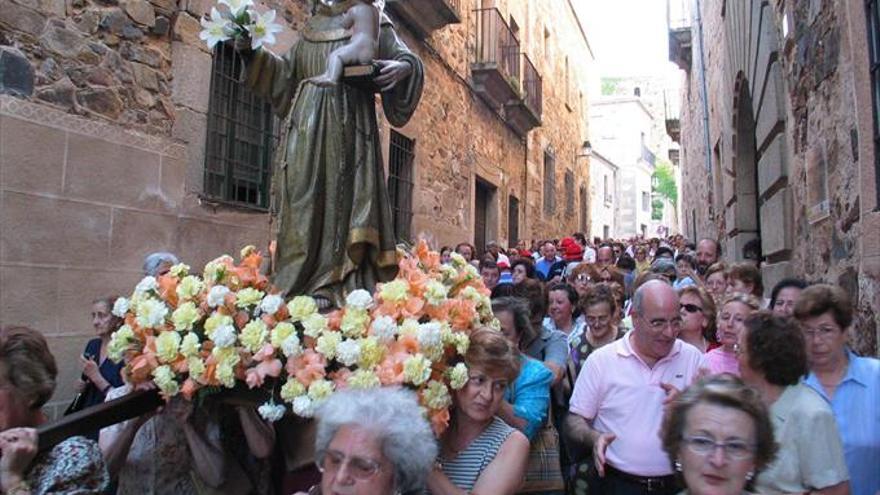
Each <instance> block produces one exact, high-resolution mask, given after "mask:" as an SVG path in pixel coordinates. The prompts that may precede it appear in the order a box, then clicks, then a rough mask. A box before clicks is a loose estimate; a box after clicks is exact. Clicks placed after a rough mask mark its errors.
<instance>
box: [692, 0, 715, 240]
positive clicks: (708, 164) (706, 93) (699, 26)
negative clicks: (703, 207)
mask: <svg viewBox="0 0 880 495" xmlns="http://www.w3.org/2000/svg"><path fill="white" fill-rule="evenodd" d="M694 3H695V4H696V7H697V8H696V10H695V12H696V19H695V20H696V21H697V30H698V31H699V38H700V86H701V87H702V92H701V94H700V96H701V99H702V100H703V135H704V136H705V139H706V173H707V174H708V175H709V178H710V184H709V186H710V187H714V179H712V138H711V136H710V135H709V89H708V88H707V86H706V63H705V62H706V57H705V54H704V51H703V17H702V15H701V13H700V0H695V2H694ZM696 231H697V226H696V225H694V233H696ZM698 237H699V236H698Z"/></svg>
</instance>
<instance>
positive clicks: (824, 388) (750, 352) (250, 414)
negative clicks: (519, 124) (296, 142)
mask: <svg viewBox="0 0 880 495" xmlns="http://www.w3.org/2000/svg"><path fill="white" fill-rule="evenodd" d="M440 253H441V259H442V261H443V262H447V263H448V262H450V261H451V258H452V257H458V256H460V257H462V258H464V259H465V260H466V261H468V262H470V263H472V264H474V266H475V267H476V268H477V269H478V271H479V274H480V276H481V277H482V279H483V281H484V283H485V285H486V287H487V288H488V289H490V290H491V298H492V309H493V312H494V314H495V316H496V318H497V319H498V322H499V324H500V329H501V331H500V332H499V331H497V330H494V329H490V328H481V329H478V330H476V331H474V332H473V333H472V334H471V336H470V345H469V347H468V350H467V353H466V355H465V358H464V361H465V364H466V365H467V368H468V380H467V382H466V383H465V385H464V386H463V387H462V388H461V389H459V390H455V391H453V392H452V395H453V405H452V407H451V410H450V426H449V428H448V429H447V430H446V431H445V432H444V433H443V434H442V435H441V436H440V438H435V437H434V435H433V433H432V430H431V428H430V426H429V424H428V422H427V421H426V420H425V418H424V416H423V414H422V412H421V410H420V408H419V406H418V403H417V400H416V397H415V395H414V394H413V393H412V392H410V391H407V390H403V389H374V390H369V391H357V392H355V391H343V392H339V393H336V394H334V395H333V396H332V398H331V399H329V400H328V401H326V402H325V404H324V405H323V406H322V407H321V408H320V409H319V411H318V414H317V418H318V420H317V428H316V429H314V428H312V429H311V430H310V429H309V428H307V427H302V425H299V426H297V427H296V428H294V429H295V430H296V431H297V434H296V435H294V436H291V435H290V433H289V431H288V432H285V431H284V430H283V426H282V425H283V423H284V422H283V421H282V422H281V423H276V424H275V425H274V426H273V425H272V424H270V423H266V422H265V421H263V420H262V419H261V418H260V417H259V415H258V414H257V413H256V411H255V410H254V408H253V407H248V406H236V407H229V406H225V405H224V406H221V405H219V404H213V403H211V402H210V401H206V403H205V404H202V405H200V406H199V407H193V405H192V404H191V403H188V402H185V401H173V402H172V403H170V404H169V405H168V406H166V407H165V408H163V410H162V411H161V412H159V413H151V414H148V415H145V416H142V417H140V418H135V419H132V420H129V421H127V422H124V423H120V424H117V425H114V426H112V427H109V428H105V429H103V430H101V431H100V432H83V434H84V437H88V438H91V439H93V440H97V441H98V442H97V444H96V443H95V442H93V441H91V440H88V439H86V438H83V437H74V438H70V439H68V440H66V441H65V442H62V443H61V444H59V445H56V446H55V447H54V448H52V449H51V450H47V451H43V452H39V453H38V452H37V448H36V445H37V440H36V436H35V435H36V434H35V430H34V429H33V428H34V427H35V426H37V425H39V424H41V423H42V422H44V421H45V417H44V416H43V415H42V413H41V412H40V409H41V406H42V405H43V404H44V403H45V402H46V400H48V398H49V397H50V396H51V394H52V391H53V389H54V387H55V377H56V375H57V365H56V363H55V361H54V358H53V357H52V355H51V354H50V353H49V351H48V348H47V346H46V342H45V340H44V339H43V337H42V336H41V335H40V333H39V332H36V331H34V330H31V329H27V328H23V327H10V328H4V329H3V330H2V331H0V493H6V494H17V495H23V494H30V493H40V494H43V493H121V494H127V493H156V494H160V493H174V494H177V493H184V494H186V493H200V494H201V493H236V494H238V493H241V494H248V493H254V494H268V493H285V494H286V493H292V492H297V493H305V492H306V491H308V493H309V494H321V493H323V494H355V495H358V494H369V495H377V494H378V495H382V494H395V493H400V494H422V493H425V492H427V493H431V494H435V495H447V494H448V495H452V494H456V495H457V494H463V493H473V494H480V495H491V494H499V495H504V494H515V493H544V494H563V493H565V494H588V493H591V494H592V493H595V494H624V495H628V494H674V493H679V492H681V491H682V490H687V492H688V493H691V494H698V495H704V494H705V495H709V494H712V495H717V494H741V493H747V492H756V493H816V494H845V493H853V494H857V495H878V494H880V400H878V397H880V361H878V360H877V359H873V358H869V357H861V356H858V355H856V354H855V353H854V352H853V351H852V350H851V349H850V348H849V346H848V345H847V342H848V332H849V331H850V329H851V327H852V324H853V321H854V318H855V316H856V315H855V314H854V311H855V310H854V307H853V304H852V302H851V300H850V298H849V296H848V294H847V293H846V292H845V291H844V290H843V289H842V288H840V287H837V286H835V285H831V284H825V283H813V284H809V283H807V282H806V281H804V280H800V279H784V280H782V281H780V282H779V283H777V284H775V286H773V287H772V288H769V289H770V290H769V291H767V295H769V298H767V299H765V297H764V296H765V287H764V283H763V279H762V277H761V270H760V260H759V259H758V257H756V256H744V258H746V260H745V261H741V262H729V261H727V260H725V258H724V256H723V253H722V250H721V246H720V244H719V243H718V242H716V241H714V240H711V239H702V240H700V241H699V242H697V243H696V244H694V243H690V242H689V241H688V240H687V239H685V238H684V237H682V236H672V237H669V238H666V239H650V240H643V239H630V240H628V241H625V242H618V241H611V240H609V241H604V242H603V241H600V240H593V241H592V242H590V241H589V240H587V239H586V238H585V237H584V236H583V235H580V234H575V235H573V236H571V237H565V238H563V239H560V240H545V241H540V242H536V243H534V244H533V245H531V246H526V244H525V243H523V242H521V243H520V244H519V245H518V246H517V247H516V248H513V249H504V248H503V247H502V246H500V245H499V244H498V243H494V242H492V243H489V244H488V245H487V246H486V247H485V249H484V250H482V252H481V251H479V250H478V249H476V248H475V247H474V246H472V245H470V244H468V243H461V244H459V245H457V246H454V247H443V248H441V250H440ZM174 263H176V260H175V259H173V255H170V254H169V253H157V254H155V255H153V256H152V257H150V258H148V259H147V262H146V263H145V266H144V269H145V273H150V274H158V273H161V272H162V270H167V269H168V268H169V267H170V266H171V265H172V264H174ZM112 304H113V301H112V298H102V299H97V300H96V301H95V302H94V304H93V307H92V319H93V324H94V327H95V332H96V338H95V339H93V340H92V341H90V342H89V343H88V344H87V345H86V350H85V353H84V357H83V358H82V360H81V362H80V365H81V367H82V377H81V381H80V382H79V384H78V389H79V391H80V396H79V397H78V399H77V401H74V404H72V405H71V407H72V408H74V409H79V408H83V407H88V406H89V405H91V404H95V403H98V402H101V401H103V400H105V399H106V400H109V399H112V398H114V397H119V396H121V395H124V394H125V393H127V392H128V391H129V388H128V386H127V385H126V384H125V383H124V382H123V380H122V377H121V376H120V369H119V367H118V365H114V364H113V363H112V362H110V361H108V360H107V359H106V346H107V341H108V337H109V335H110V333H111V332H112V331H113V330H114V329H115V328H117V327H118V325H119V324H120V322H119V321H117V319H115V317H114V316H113V315H112V314H110V308H112ZM303 432H306V433H303ZM308 432H310V433H308ZM291 438H293V439H294V440H291ZM304 443H308V445H305V444H304ZM304 452H307V454H304ZM292 457H293V458H297V459H298V461H297V462H293V463H291V461H290V459H291V458H292ZM302 459H308V460H309V461H313V462H314V467H309V466H305V467H303V466H304V463H303V462H301V461H302ZM291 466H294V467H295V468H296V469H295V470H292V469H291ZM291 471H295V472H293V473H291ZM309 487H311V488H309Z"/></svg>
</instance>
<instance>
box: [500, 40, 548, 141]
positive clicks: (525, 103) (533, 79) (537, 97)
mask: <svg viewBox="0 0 880 495" xmlns="http://www.w3.org/2000/svg"><path fill="white" fill-rule="evenodd" d="M522 71H523V78H522V89H521V92H520V95H519V97H518V98H514V99H513V100H510V101H508V102H507V104H506V105H504V117H505V119H506V120H507V122H508V123H509V124H510V125H511V126H512V127H513V128H514V129H515V130H516V132H517V134H519V135H520V136H523V137H525V135H526V134H527V133H528V132H529V131H531V130H532V129H534V128H535V127H538V126H540V125H541V112H542V111H543V107H544V101H543V94H542V91H543V86H542V85H543V82H542V80H541V75H540V74H538V69H536V68H535V64H533V63H532V61H531V59H529V57H528V55H526V54H525V53H523V54H522Z"/></svg>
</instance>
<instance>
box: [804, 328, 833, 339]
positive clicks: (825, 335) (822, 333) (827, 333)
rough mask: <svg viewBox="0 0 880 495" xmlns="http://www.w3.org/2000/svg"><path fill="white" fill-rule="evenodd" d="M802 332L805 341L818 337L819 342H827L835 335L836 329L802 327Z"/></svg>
mask: <svg viewBox="0 0 880 495" xmlns="http://www.w3.org/2000/svg"><path fill="white" fill-rule="evenodd" d="M802 331H803V332H804V338H805V339H808V340H809V339H812V338H813V337H819V339H821V340H828V339H829V338H831V336H832V335H834V334H836V333H837V329H836V328H833V327H819V328H807V327H804V328H803V329H802Z"/></svg>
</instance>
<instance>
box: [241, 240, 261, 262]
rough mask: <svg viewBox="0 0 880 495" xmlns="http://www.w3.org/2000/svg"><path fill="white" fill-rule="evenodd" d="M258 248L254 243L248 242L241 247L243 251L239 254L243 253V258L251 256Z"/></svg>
mask: <svg viewBox="0 0 880 495" xmlns="http://www.w3.org/2000/svg"><path fill="white" fill-rule="evenodd" d="M256 250H257V247H256V246H254V245H252V244H248V245H247V246H245V247H243V248H241V253H239V254H241V258H242V259H244V258H247V257H248V256H250V255H251V254H253V253H254V252H255V251H256Z"/></svg>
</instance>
